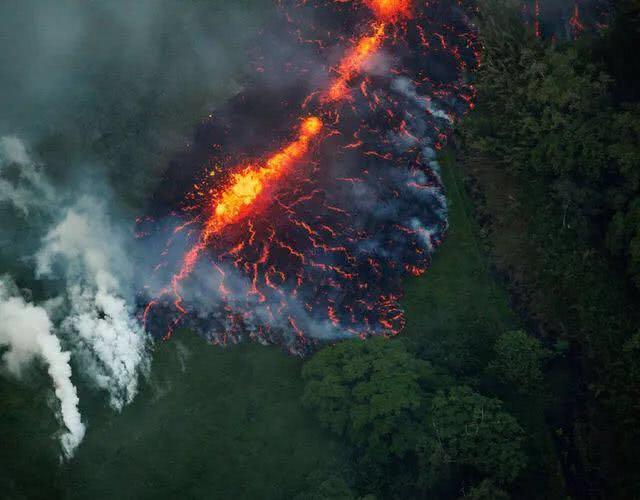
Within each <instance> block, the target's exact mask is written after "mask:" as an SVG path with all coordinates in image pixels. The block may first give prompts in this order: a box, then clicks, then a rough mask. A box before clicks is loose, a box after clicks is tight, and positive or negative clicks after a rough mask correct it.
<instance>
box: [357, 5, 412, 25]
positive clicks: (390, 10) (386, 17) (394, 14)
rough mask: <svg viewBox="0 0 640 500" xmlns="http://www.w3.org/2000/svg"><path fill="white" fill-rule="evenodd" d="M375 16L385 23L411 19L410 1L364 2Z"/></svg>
mask: <svg viewBox="0 0 640 500" xmlns="http://www.w3.org/2000/svg"><path fill="white" fill-rule="evenodd" d="M365 3H366V4H367V7H369V8H370V9H371V10H372V11H373V13H374V14H375V16H376V17H377V18H378V19H379V20H381V21H385V22H395V21H398V20H399V19H408V18H410V17H411V0H365Z"/></svg>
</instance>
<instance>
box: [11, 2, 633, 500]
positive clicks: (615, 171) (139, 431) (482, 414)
mask: <svg viewBox="0 0 640 500" xmlns="http://www.w3.org/2000/svg"><path fill="white" fill-rule="evenodd" d="M205 3H206V2H194V3H193V5H194V6H196V5H197V6H196V7H193V6H192V7H193V8H194V9H195V10H194V11H193V13H192V17H193V18H194V19H198V18H199V17H200V11H199V10H198V9H200V8H203V7H202V5H205ZM245 3H246V4H247V5H248V6H252V5H253V3H252V2H245ZM255 3H256V4H259V5H258V7H251V8H255V9H256V10H255V12H256V14H255V16H254V17H253V19H252V22H253V23H254V24H255V25H257V26H253V25H252V28H251V30H252V31H251V33H249V34H243V36H242V37H241V38H242V40H239V39H238V40H236V39H234V40H233V43H231V42H229V44H230V48H228V49H227V51H228V52H229V53H231V54H235V53H236V52H241V50H240V49H241V48H242V49H244V44H246V40H245V39H244V38H249V36H250V35H252V34H254V32H257V31H258V29H259V25H260V23H261V22H262V19H261V18H260V16H261V15H262V16H266V15H267V14H264V12H263V11H266V10H268V8H267V7H265V2H255ZM303 3H304V2H303ZM463 3H469V2H463ZM243 5H244V4H243ZM220 8H221V9H222V8H224V6H222V7H220ZM249 8H250V7H247V9H249ZM611 9H612V11H611V13H610V19H609V20H608V22H607V24H606V26H602V27H600V29H598V30H595V31H594V32H591V33H588V32H585V33H583V34H582V35H581V36H579V37H577V38H576V39H575V40H557V39H555V38H552V37H548V38H545V37H542V38H541V37H539V36H536V33H535V30H534V27H533V26H532V25H530V24H527V23H524V22H523V20H522V15H521V3H520V2H518V1H516V0H479V1H478V2H477V9H476V12H477V17H476V19H474V20H473V22H474V24H475V25H476V26H477V29H478V37H479V42H480V44H481V46H482V52H481V54H480V57H481V59H480V61H481V62H480V66H479V69H478V70H477V71H476V72H473V73H469V74H467V75H465V78H466V79H468V80H469V81H471V82H472V83H473V84H474V86H475V89H476V90H477V100H476V101H475V103H474V108H473V109H472V110H470V112H469V113H467V114H466V115H465V116H464V117H463V118H462V119H461V120H460V121H459V122H458V123H456V125H455V129H454V131H453V136H452V137H451V138H450V140H449V143H448V145H447V146H446V147H445V148H444V149H442V150H441V151H440V152H439V158H438V160H439V163H440V165H441V169H442V181H443V183H444V186H445V189H446V197H447V203H448V217H449V221H448V223H449V227H448V230H447V234H446V237H445V238H444V241H443V243H442V245H441V246H440V247H439V248H438V250H437V251H436V252H435V254H434V256H433V260H432V262H431V266H430V268H429V269H428V270H427V272H426V273H425V274H424V275H423V276H420V277H410V278H406V279H405V281H404V283H403V286H404V295H403V298H402V306H403V308H404V310H405V312H406V327H405V328H404V330H403V332H402V333H401V334H399V335H397V336H395V337H392V338H386V337H376V338H372V339H368V340H367V341H365V342H363V341H361V340H360V339H354V340H346V341H341V342H337V343H335V344H333V343H327V344H325V345H323V347H322V348H321V349H319V350H318V351H317V352H315V353H314V354H313V355H311V356H308V357H306V358H300V357H294V356H288V355H286V354H285V353H283V349H281V348H280V347H277V346H263V345H258V344H257V343H244V344H241V345H231V346H227V347H225V348H219V347H218V346H215V347H214V346H211V345H209V344H208V343H207V342H206V341H205V340H203V339H202V338H201V337H199V336H197V335H196V334H195V333H194V332H193V331H191V330H189V329H187V328H182V329H178V330H177V331H176V332H175V333H174V336H173V337H172V338H171V340H170V341H168V342H157V343H156V344H155V345H154V348H153V349H154V350H153V359H152V362H151V370H150V374H149V375H148V377H147V378H146V379H145V380H144V381H142V382H141V388H140V391H139V394H138V395H137V396H136V398H135V400H133V402H132V403H131V404H130V405H129V406H127V407H125V408H124V409H123V410H122V412H121V413H119V414H118V415H117V416H116V415H114V413H113V411H112V410H110V409H108V408H106V407H105V405H104V401H103V400H102V398H103V396H102V395H96V393H95V392H92V391H91V388H87V387H84V386H83V385H82V384H79V387H80V389H79V392H80V396H81V398H80V399H81V400H82V402H83V405H84V406H83V412H84V413H83V415H85V416H88V422H89V424H88V429H89V430H88V432H87V435H86V438H85V440H84V442H83V444H82V446H80V447H79V448H78V451H77V454H76V455H75V456H74V458H73V459H72V460H69V461H66V462H62V461H61V460H60V459H59V444H58V442H57V440H56V437H55V436H56V432H58V433H59V422H58V420H57V419H56V417H55V415H54V414H53V412H52V411H51V407H52V404H53V403H52V401H54V398H53V396H52V394H53V390H52V389H51V384H50V380H49V379H48V377H47V374H46V368H45V366H44V365H43V364H42V363H39V362H36V363H35V364H36V369H35V370H33V371H32V372H30V373H28V374H27V375H26V376H25V377H24V378H23V379H21V380H17V379H14V378H6V377H2V378H0V401H1V403H0V434H1V435H0V498H11V499H23V498H46V499H50V498H99V499H102V498H105V499H106V498H154V499H156V498H234V497H235V498H247V499H254V498H274V499H276V498H287V499H288V498H293V499H296V500H357V499H358V500H365V499H366V500H376V499H378V500H381V499H387V498H388V499H443V500H447V499H452V500H459V499H471V500H506V499H510V498H513V499H518V500H519V499H540V500H542V499H558V500H561V499H568V498H572V499H582V498H585V499H618V498H619V499H633V498H640V473H639V472H638V470H639V468H638V465H639V464H638V459H637V458H636V456H637V449H638V448H639V447H640V56H638V54H637V51H638V50H640V0H618V1H617V2H614V4H613V5H612V7H611ZM260 13H261V14H260ZM244 15H245V14H244V13H243V16H244ZM214 17H215V16H214ZM247 17H250V16H249V15H247ZM216 19H217V21H216V22H217V23H218V25H220V26H219V28H218V29H220V30H221V31H223V30H225V29H228V30H229V31H232V30H233V29H234V26H236V24H229V26H230V27H227V28H225V27H224V26H222V24H224V23H223V21H222V20H220V19H219V18H216ZM212 22H213V21H212ZM234 22H235V23H237V25H243V24H244V23H245V22H247V23H248V20H244V18H243V19H242V20H241V21H240V20H238V19H236V20H235V21H234ZM179 33H180V36H182V37H184V38H188V37H189V36H188V35H189V33H188V30H187V29H186V28H185V32H184V33H182V32H179ZM225 33H226V31H225ZM227 35H228V36H227V38H229V39H232V37H231V35H230V34H227ZM169 38H170V37H168V38H167V39H169ZM118 50H119V49H118ZM163 51H166V52H167V54H173V56H174V57H175V58H176V60H179V59H184V61H185V65H187V64H189V63H188V62H186V61H188V60H189V57H191V56H192V55H190V56H189V57H184V58H181V56H180V51H179V50H177V49H175V50H174V49H173V48H172V45H171V44H169V43H168V42H167V44H166V46H163ZM174 52H175V53H174ZM165 56H166V54H164V52H163V57H165ZM145 57H146V56H145ZM194 57H195V56H194ZM108 60H109V61H111V59H110V58H108ZM221 60H223V61H226V60H225V59H221ZM229 60H230V61H235V60H234V59H233V58H232V57H231V56H229ZM132 64H133V63H132ZM136 64H138V63H136ZM234 64H235V63H234ZM234 64H232V63H229V64H228V67H225V70H224V74H223V75H222V76H219V75H218V74H217V71H218V66H217V63H216V64H215V65H212V68H211V73H210V74H209V75H208V76H209V77H210V80H211V81H212V82H216V85H217V88H216V89H215V92H213V93H212V89H211V88H210V87H207V85H208V83H207V82H205V81H204V80H203V79H200V78H199V77H198V78H195V77H193V78H192V80H193V81H194V82H195V83H194V86H193V87H183V86H182V83H180V85H176V88H179V89H183V88H184V91H182V90H180V92H178V91H177V90H176V91H175V93H176V95H174V94H172V93H171V87H170V86H169V85H168V84H167V88H166V89H164V90H162V91H158V92H157V93H154V94H153V95H143V94H142V91H141V94H140V95H137V94H136V95H134V91H133V90H132V89H131V88H129V84H128V83H127V82H126V81H125V82H124V83H123V84H122V85H123V87H122V88H121V87H118V86H117V85H116V84H115V83H114V82H113V81H111V80H109V79H107V78H106V77H105V78H104V79H103V78H102V77H101V75H96V76H95V78H96V79H97V80H99V81H100V82H102V85H103V86H104V87H105V89H106V90H104V89H103V90H104V93H100V92H97V91H96V93H97V95H98V96H102V97H104V95H106V94H107V93H110V94H109V95H111V94H113V95H112V96H111V100H110V101H108V102H106V103H105V104H104V107H108V108H110V109H112V108H113V109H119V108H117V104H118V103H119V102H120V100H122V101H123V102H124V103H125V104H126V105H123V106H122V109H125V108H127V106H129V107H130V108H131V109H132V110H133V111H131V110H129V111H131V113H133V114H132V115H131V117H129V115H128V114H127V113H128V111H122V116H120V114H119V113H117V116H116V117H115V118H114V117H105V118H104V120H105V124H104V129H107V130H109V129H110V128H111V129H113V130H114V132H113V133H111V132H109V134H103V135H100V134H96V136H95V137H94V136H93V135H91V136H89V135H87V137H85V136H83V135H82V131H81V130H80V129H82V128H85V126H84V125H83V123H81V122H78V124H75V122H74V123H73V127H71V128H69V129H68V130H70V132H69V131H67V132H65V131H60V130H62V127H60V130H49V131H48V132H49V136H48V140H44V141H43V142H42V143H40V144H38V145H37V147H36V148H35V149H36V150H37V151H38V153H39V155H40V157H42V158H44V159H45V160H46V161H47V162H48V163H49V164H51V165H53V167H54V168H53V171H54V173H55V172H56V166H58V167H59V168H58V170H60V171H61V170H63V169H64V168H66V164H67V161H68V157H70V156H71V152H73V151H75V150H76V149H81V150H82V154H85V153H86V151H87V150H88V151H90V153H91V155H93V156H91V155H90V156H89V157H90V158H92V159H96V162H97V159H100V158H101V159H102V161H106V164H107V165H108V166H109V167H113V171H114V172H116V171H117V174H114V177H116V178H117V181H116V184H118V185H120V184H122V185H127V187H128V188H129V189H130V192H129V193H128V194H125V196H124V199H125V201H126V202H127V203H128V204H130V205H132V206H135V205H136V203H140V200H139V198H141V197H142V196H143V194H141V193H142V191H143V190H144V189H146V188H148V187H149V186H151V185H152V184H153V183H157V182H158V181H157V179H156V177H157V176H158V171H157V169H158V168H159V167H157V166H156V167H155V168H156V170H155V171H153V172H151V173H149V172H145V171H144V170H142V169H140V170H137V171H132V169H131V168H130V166H129V165H130V164H146V163H148V164H154V165H159V164H161V163H163V162H166V161H167V157H169V156H170V155H171V151H173V150H174V149H176V148H178V147H180V146H178V144H181V141H182V138H183V137H182V135H180V134H176V136H177V135H179V136H180V137H179V138H178V137H176V136H174V133H175V129H178V128H179V129H180V131H181V133H182V132H184V134H185V135H186V134H187V133H188V132H186V131H187V130H190V127H191V126H192V125H193V123H195V122H196V121H197V120H198V119H200V118H201V117H200V113H201V110H202V109H203V108H205V107H207V106H209V105H211V102H210V101H211V100H217V101H223V100H224V99H226V98H228V97H229V95H232V94H233V93H234V92H235V91H236V90H237V88H238V87H240V84H236V81H242V76H243V75H242V71H241V70H240V69H237V68H235V66H234ZM237 64H238V66H240V63H237ZM172 68H173V69H171V67H169V66H167V67H164V66H162V67H158V68H155V67H154V68H153V70H154V72H153V73H152V74H151V76H149V80H153V81H156V80H157V81H161V82H162V81H164V80H166V81H167V82H172V81H173V80H172V78H170V77H169V76H166V75H165V74H164V73H163V72H167V73H168V72H170V71H175V72H176V73H180V75H179V76H180V77H184V79H185V81H186V80H188V77H189V75H187V74H186V73H188V72H187V71H186V70H185V71H182V70H181V69H180V68H181V66H180V65H179V64H178V62H176V64H175V65H174V66H173V67H172ZM156 71H157V75H156V73H155V72H156ZM182 73H185V74H182ZM158 75H159V76H158ZM216 77H217V79H216ZM92 78H93V76H92ZM115 78H116V77H114V79H115ZM114 81H115V80H114ZM223 81H224V82H226V84H225V85H223V84H222V83H220V82H223ZM196 84H197V85H196ZM227 87H229V88H227ZM91 88H93V87H91ZM125 89H126V92H125ZM174 90H175V89H174ZM127 92H130V94H131V95H127ZM182 93H184V94H185V95H182ZM178 94H180V95H178ZM212 94H215V99H213V98H212V97H211V96H212ZM205 97H206V98H205ZM90 98H93V96H91V97H87V100H89V99H90ZM114 103H116V104H114ZM14 111H15V110H14ZM70 113H71V112H70ZM99 116H102V113H99ZM105 116H106V114H105ZM74 119H75V118H73V117H72V118H68V120H69V122H70V123H71V122H73V120H74ZM91 121H92V122H93V121H95V120H93V119H92V120H91ZM114 123H115V125H114ZM75 127H77V128H75ZM86 128H88V127H86ZM167 130H170V131H171V133H168V132H167ZM163 131H164V133H161V132H163ZM87 134H88V133H87ZM110 134H112V135H110ZM96 137H97V138H96ZM76 143H82V144H81V145H79V146H78V144H76ZM79 156H81V155H80V154H79ZM105 158H106V159H107V160H105ZM114 165H115V166H114ZM123 165H125V166H123ZM123 169H124V170H127V172H126V175H122V174H123ZM150 179H151V180H150ZM132 186H133V188H132ZM134 188H135V189H134ZM135 208H137V207H135ZM132 211H133V210H132ZM18 231H19V229H16V231H15V233H16V234H17V233H18ZM19 265H20V266H23V265H24V266H27V265H28V263H25V261H22V260H21V261H19ZM2 349H4V347H2ZM0 354H4V351H0ZM194 430H197V432H194Z"/></svg>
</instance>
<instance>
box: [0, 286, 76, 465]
mask: <svg viewBox="0 0 640 500" xmlns="http://www.w3.org/2000/svg"><path fill="white" fill-rule="evenodd" d="M0 347H7V348H8V351H7V352H5V353H4V355H3V357H2V361H3V364H4V366H5V367H6V368H7V370H8V371H9V372H10V373H11V374H13V375H15V376H17V377H19V376H20V375H21V373H22V371H23V369H24V367H25V366H26V365H27V364H28V363H29V362H31V361H32V360H33V359H34V358H40V359H42V360H43V361H44V362H45V363H46V364H47V371H48V373H49V376H50V377H51V380H52V381H53V386H54V388H55V394H56V397H57V398H58V400H59V401H60V414H61V417H62V422H63V423H64V425H65V427H66V428H67V431H66V432H65V433H64V434H62V436H61V437H60V441H61V444H62V449H63V452H64V454H65V456H66V457H71V456H72V455H73V452H74V450H75V449H76V447H77V446H78V445H79V444H80V442H81V441H82V438H83V437H84V433H85V426H84V424H83V423H82V419H81V417H80V411H79V410H78V402H79V401H78V393H77V391H76V388H75V386H74V385H73V383H72V382H71V365H70V364H69V361H70V359H71V354H69V353H68V352H66V351H63V350H62V347H61V345H60V340H59V339H58V337H56V336H55V335H54V334H53V324H52V323H51V320H50V319H49V315H48V314H47V311H46V310H45V309H44V308H42V307H38V306H36V305H33V304H30V303H28V302H26V301H25V300H24V299H23V298H22V297H21V296H20V295H18V293H17V289H16V287H15V285H14V284H13V283H12V282H11V280H10V279H9V278H8V277H6V276H4V277H0Z"/></svg>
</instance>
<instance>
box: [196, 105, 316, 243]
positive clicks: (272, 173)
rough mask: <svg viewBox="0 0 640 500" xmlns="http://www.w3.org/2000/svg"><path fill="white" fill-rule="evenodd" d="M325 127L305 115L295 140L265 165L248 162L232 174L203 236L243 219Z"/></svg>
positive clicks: (313, 118) (205, 238) (314, 117)
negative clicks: (253, 164) (229, 182)
mask: <svg viewBox="0 0 640 500" xmlns="http://www.w3.org/2000/svg"><path fill="white" fill-rule="evenodd" d="M320 130H322V120H321V119H320V118H318V117H316V116H310V117H308V118H306V119H305V120H304V121H303V122H302V124H301V125H300V132H299V134H298V137H297V139H296V140H295V141H293V142H291V143H290V144H288V145H287V146H286V147H285V148H283V149H282V150H280V151H278V152H277V153H276V154H274V155H273V156H271V157H270V158H268V159H267V161H266V162H265V163H264V165H262V166H259V167H257V168H256V167H255V166H252V165H250V166H248V167H246V168H245V169H243V170H242V171H241V172H238V173H236V174H234V175H233V181H232V183H231V185H230V186H229V187H227V188H226V189H225V190H224V191H223V192H222V193H221V194H220V196H219V198H218V199H217V200H216V202H215V205H214V209H213V213H212V214H211V216H210V217H209V219H208V220H207V223H206V225H205V229H204V232H203V238H204V240H205V241H207V240H208V239H209V238H210V237H211V236H212V235H213V234H215V233H217V232H218V231H220V229H222V228H223V227H225V226H227V225H229V224H234V223H236V222H238V220H240V219H241V218H242V217H243V215H244V214H245V213H246V211H247V209H248V208H249V207H250V206H251V205H252V204H253V203H254V202H255V201H256V199H257V198H258V196H260V194H261V193H262V192H263V191H264V189H265V187H266V186H267V185H268V184H269V183H272V182H274V181H276V180H277V179H278V178H280V177H281V176H282V175H283V174H284V173H285V172H286V171H287V170H288V169H289V168H290V167H291V166H292V165H293V164H294V163H295V162H296V161H298V160H300V159H301V158H302V157H303V156H304V155H305V154H306V153H307V151H308V150H309V144H310V143H311V140H312V139H313V138H314V137H315V136H317V135H318V134H319V133H320Z"/></svg>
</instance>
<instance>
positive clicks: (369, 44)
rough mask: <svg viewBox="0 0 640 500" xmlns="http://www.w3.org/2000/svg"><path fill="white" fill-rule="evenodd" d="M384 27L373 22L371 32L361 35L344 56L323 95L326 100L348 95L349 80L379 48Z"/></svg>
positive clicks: (336, 99) (342, 97)
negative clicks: (336, 75)
mask: <svg viewBox="0 0 640 500" xmlns="http://www.w3.org/2000/svg"><path fill="white" fill-rule="evenodd" d="M385 28H386V25H385V24H384V23H374V24H373V30H372V31H373V32H372V34H371V35H368V36H365V37H362V38H361V39H360V40H359V41H358V43H357V44H356V45H355V46H354V47H353V48H352V49H351V50H350V51H349V52H348V53H347V54H346V55H345V56H344V58H343V59H342V61H340V64H339V65H338V67H337V68H336V70H335V71H336V73H338V77H337V78H336V79H335V80H334V81H333V83H332V84H331V86H330V87H329V90H328V91H327V94H326V96H325V100H326V101H339V100H342V99H345V98H347V97H348V95H349V86H348V83H349V81H350V80H352V79H353V78H354V77H355V76H356V75H357V74H358V73H359V72H360V71H361V70H362V67H363V66H364V65H365V63H366V62H367V61H369V59H370V58H371V56H372V55H373V54H375V53H376V52H377V50H378V49H379V48H380V45H381V44H382V42H383V40H384V33H385Z"/></svg>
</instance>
